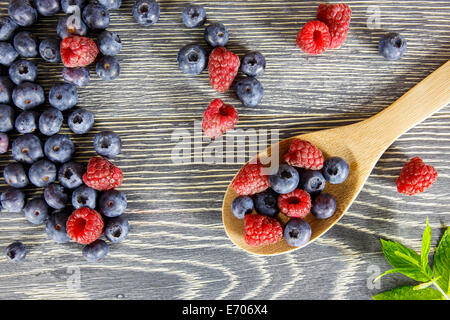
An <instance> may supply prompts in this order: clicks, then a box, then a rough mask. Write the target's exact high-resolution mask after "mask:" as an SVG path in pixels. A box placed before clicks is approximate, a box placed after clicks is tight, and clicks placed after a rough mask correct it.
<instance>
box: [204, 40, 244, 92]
mask: <svg viewBox="0 0 450 320" xmlns="http://www.w3.org/2000/svg"><path fill="white" fill-rule="evenodd" d="M239 65H240V60H239V57H238V56H237V55H235V54H234V53H233V52H231V51H228V50H227V49H225V48H224V47H217V48H215V49H214V50H213V51H212V52H211V54H210V55H209V61H208V71H209V81H210V82H211V85H212V87H213V88H214V90H216V91H218V92H225V91H227V90H228V89H229V88H230V87H231V85H232V84H233V81H234V78H235V77H236V74H237V72H238V70H239Z"/></svg>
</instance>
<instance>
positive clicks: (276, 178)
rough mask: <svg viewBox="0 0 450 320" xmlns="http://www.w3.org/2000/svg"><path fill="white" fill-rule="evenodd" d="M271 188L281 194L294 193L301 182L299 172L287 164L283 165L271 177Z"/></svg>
mask: <svg viewBox="0 0 450 320" xmlns="http://www.w3.org/2000/svg"><path fill="white" fill-rule="evenodd" d="M269 182H270V187H271V188H272V189H273V190H274V191H275V192H276V193H279V194H286V193H289V192H292V191H294V190H295V189H296V188H297V186H298V183H299V182H300V176H299V174H298V171H297V170H296V169H295V168H293V167H291V166H290V165H287V164H282V165H280V166H279V167H278V169H277V170H276V171H275V172H274V173H273V174H271V175H270V177H269Z"/></svg>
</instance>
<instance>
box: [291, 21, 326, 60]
mask: <svg viewBox="0 0 450 320" xmlns="http://www.w3.org/2000/svg"><path fill="white" fill-rule="evenodd" d="M329 44H330V32H329V30H328V27H327V25H326V24H325V23H323V22H321V21H319V20H313V21H309V22H308V23H306V24H305V25H304V26H303V28H302V30H300V32H299V33H298V34H297V46H298V47H299V48H300V49H302V50H303V51H304V52H306V53H308V54H313V55H316V54H321V53H322V52H324V51H325V50H326V49H327V48H328V46H329Z"/></svg>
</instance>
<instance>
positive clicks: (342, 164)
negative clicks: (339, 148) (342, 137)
mask: <svg viewBox="0 0 450 320" xmlns="http://www.w3.org/2000/svg"><path fill="white" fill-rule="evenodd" d="M349 170H350V169H349V166H348V163H347V161H345V160H344V159H342V158H340V157H331V158H328V159H327V160H325V163H324V165H323V168H322V174H323V176H324V177H325V179H326V180H327V181H328V182H329V183H331V184H339V183H342V182H344V181H345V180H346V179H347V177H348V173H349Z"/></svg>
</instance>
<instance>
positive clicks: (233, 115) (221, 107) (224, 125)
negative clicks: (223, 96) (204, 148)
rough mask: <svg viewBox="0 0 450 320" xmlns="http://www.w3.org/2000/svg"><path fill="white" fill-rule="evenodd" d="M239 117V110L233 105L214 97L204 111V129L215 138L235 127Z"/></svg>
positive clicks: (209, 135)
mask: <svg viewBox="0 0 450 320" xmlns="http://www.w3.org/2000/svg"><path fill="white" fill-rule="evenodd" d="M238 118H239V116H238V112H237V111H236V109H235V108H234V107H233V106H232V105H229V104H224V103H223V101H222V100H220V99H214V100H213V101H211V103H210V104H209V106H208V108H206V110H205V113H203V123H202V129H203V131H204V132H205V134H206V135H207V136H208V137H210V138H212V139H215V138H218V137H220V136H221V135H222V134H224V133H225V132H226V131H228V130H231V129H233V128H234V125H235V124H236V123H237V122H238Z"/></svg>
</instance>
